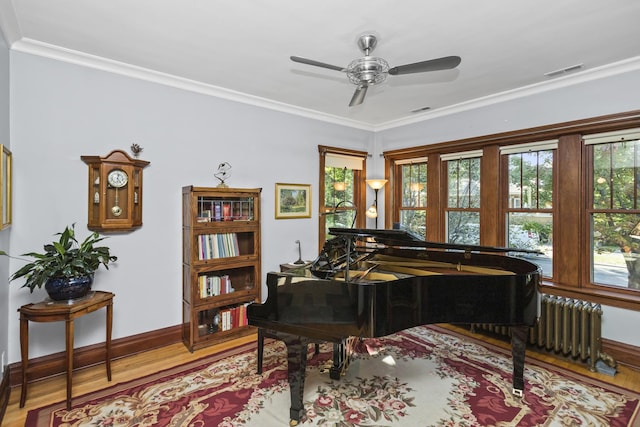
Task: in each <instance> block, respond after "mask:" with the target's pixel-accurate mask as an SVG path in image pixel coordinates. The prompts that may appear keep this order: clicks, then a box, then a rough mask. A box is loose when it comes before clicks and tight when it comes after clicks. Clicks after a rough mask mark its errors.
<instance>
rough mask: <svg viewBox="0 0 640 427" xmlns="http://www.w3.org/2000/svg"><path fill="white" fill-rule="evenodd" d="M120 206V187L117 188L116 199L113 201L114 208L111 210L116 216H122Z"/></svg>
mask: <svg viewBox="0 0 640 427" xmlns="http://www.w3.org/2000/svg"><path fill="white" fill-rule="evenodd" d="M118 205H119V202H118V187H116V197H115V198H114V200H113V207H112V208H111V213H112V214H113V215H114V216H120V215H122V208H121V207H120V206H118Z"/></svg>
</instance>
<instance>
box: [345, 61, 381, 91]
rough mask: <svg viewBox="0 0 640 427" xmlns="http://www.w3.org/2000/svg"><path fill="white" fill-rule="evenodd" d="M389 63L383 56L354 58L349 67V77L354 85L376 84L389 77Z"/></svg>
mask: <svg viewBox="0 0 640 427" xmlns="http://www.w3.org/2000/svg"><path fill="white" fill-rule="evenodd" d="M388 72H389V63H388V62H387V61H385V60H384V59H382V58H377V57H374V56H363V57H362V58H358V59H354V60H353V61H351V63H350V64H349V66H348V67H347V77H349V81H351V83H353V84H354V85H361V84H362V83H367V84H368V85H375V84H378V83H382V82H383V81H385V80H386V79H387V74H388Z"/></svg>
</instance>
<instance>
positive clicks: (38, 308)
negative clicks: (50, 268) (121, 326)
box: [18, 291, 115, 409]
mask: <svg viewBox="0 0 640 427" xmlns="http://www.w3.org/2000/svg"><path fill="white" fill-rule="evenodd" d="M114 296H115V295H114V294H112V293H111V292H103V291H91V292H90V293H89V294H88V295H87V296H86V297H84V298H81V299H78V300H75V301H70V302H67V301H50V300H45V301H41V302H38V303H35V304H26V305H23V306H22V307H20V308H19V309H18V312H20V355H21V357H22V391H21V394H20V407H21V408H23V407H24V402H25V400H26V398H27V374H28V372H29V321H30V320H31V321H32V322H58V321H63V320H64V322H65V335H66V347H65V351H66V359H67V360H66V371H67V409H71V388H72V374H73V321H74V320H75V319H76V318H78V317H81V316H84V315H85V314H88V313H91V312H94V311H96V310H99V309H101V308H102V307H106V308H107V326H106V329H107V341H106V344H105V347H106V355H105V362H106V366H107V379H108V380H109V381H111V326H112V323H113V297H114Z"/></svg>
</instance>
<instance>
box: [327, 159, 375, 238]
mask: <svg viewBox="0 0 640 427" xmlns="http://www.w3.org/2000/svg"><path fill="white" fill-rule="evenodd" d="M318 149H319V152H320V220H319V240H318V242H319V246H320V248H322V246H323V245H324V242H325V241H326V240H327V239H330V238H331V237H332V236H331V235H329V228H331V227H341V228H345V227H346V228H351V227H362V226H363V224H364V215H363V214H362V213H363V212H364V205H365V199H364V189H363V185H364V177H365V176H366V162H365V159H366V157H367V153H365V152H360V151H352V150H345V149H339V148H330V147H325V146H319V147H318Z"/></svg>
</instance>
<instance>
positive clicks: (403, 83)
mask: <svg viewBox="0 0 640 427" xmlns="http://www.w3.org/2000/svg"><path fill="white" fill-rule="evenodd" d="M639 22H640V1H638V0H616V1H614V2H609V1H603V0H561V1H558V0H485V1H478V0H430V1H425V0H402V1H391V0H386V1H383V0H367V1H361V0H323V1H307V0H273V1H257V0H244V1H242V0H235V1H233V0H227V1H222V0H56V1H52V0H0V29H1V30H2V31H3V34H4V35H5V39H7V41H8V43H9V45H10V46H11V48H12V49H13V50H15V51H21V52H29V53H34V54H38V55H43V56H48V57H53V58H57V59H61V60H65V61H70V62H74V63H80V64H85V65H89V66H93V67H97V68H101V69H107V70H110V71H115V72H118V73H123V74H128V75H133V76H136V77H140V78H147V79H151V80H154V81H158V82H162V83H166V84H170V85H174V86H179V87H184V88H187V89H190V90H196V91H202V92H205V93H211V94H214V95H216V96H222V97H225V98H230V99H235V100H239V101H242V102H248V103H252V104H257V105H261V106H266V107H269V108H275V109H279V110H283V111H289V112H293V113H296V114H302V115H306V116H310V117H316V118H320V119H323V120H328V121H335V122H339V123H344V124H348V125H352V126H356V127H363V128H369V129H381V128H385V127H393V126H396V125H399V124H403V123H408V122H412V121H417V120H421V119H424V118H426V117H429V116H430V115H434V114H442V113H443V112H447V111H455V110H459V109H462V108H468V107H469V106H473V105H478V103H487V102H493V101H495V100H497V99H504V98H505V97H515V96H520V95H524V94H529V93H532V92H535V91H540V90H545V89H547V88H550V87H555V86H557V85H565V84H572V83H574V82H579V81H585V80H589V79H593V78H599V77H603V76H606V75H611V74H615V73H618V72H623V71H628V70H630V69H640V24H639ZM365 32H374V33H375V34H376V35H378V37H379V40H378V47H377V49H376V50H375V52H374V53H373V55H374V56H379V57H382V58H384V59H386V60H387V61H388V62H389V64H390V66H392V67H393V66H397V65H404V64H408V63H413V62H418V61H423V60H427V59H433V58H439V57H442V56H449V55H457V56H460V57H462V63H461V64H460V66H459V67H458V68H457V69H455V70H448V71H435V72H428V73H420V74H412V75H403V76H389V78H388V79H387V80H386V82H384V83H382V84H380V85H378V86H374V87H371V88H370V89H369V91H368V93H367V98H366V99H365V101H364V103H363V104H362V105H359V106H356V107H349V106H348V103H349V100H350V99H351V96H352V94H353V91H354V89H355V86H354V85H353V84H351V83H349V81H348V79H347V77H346V75H345V74H344V73H342V72H339V71H333V70H329V69H325V68H319V67H312V66H308V65H304V64H298V63H294V62H292V61H290V60H289V56H291V55H297V56H303V57H307V58H312V59H315V60H317V61H321V62H325V63H330V64H333V65H337V66H341V67H346V66H347V65H348V63H349V62H350V61H351V60H353V59H355V58H357V57H360V56H362V54H361V52H360V51H359V49H358V47H357V46H356V40H357V37H358V36H359V35H360V34H362V33H365ZM576 64H584V65H583V68H582V69H580V70H578V71H573V72H570V73H564V74H561V75H560V76H558V77H547V76H545V73H548V72H551V71H555V70H559V69H563V68H566V67H570V66H573V65H576ZM636 89H637V88H636ZM634 96H638V95H637V93H636V94H635V95H634ZM422 107H430V108H431V109H430V110H429V111H427V112H423V113H418V114H416V113H412V112H411V111H412V110H415V109H419V108H422Z"/></svg>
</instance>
